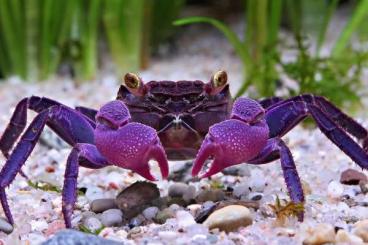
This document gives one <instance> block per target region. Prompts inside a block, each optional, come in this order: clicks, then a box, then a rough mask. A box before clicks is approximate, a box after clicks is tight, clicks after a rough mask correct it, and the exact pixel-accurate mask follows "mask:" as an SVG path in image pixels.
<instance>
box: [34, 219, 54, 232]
mask: <svg viewBox="0 0 368 245" xmlns="http://www.w3.org/2000/svg"><path fill="white" fill-rule="evenodd" d="M30 223H31V227H32V231H44V230H47V228H48V226H49V225H48V224H47V222H46V220H32V221H31V222H30Z"/></svg>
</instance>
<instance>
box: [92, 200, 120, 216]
mask: <svg viewBox="0 0 368 245" xmlns="http://www.w3.org/2000/svg"><path fill="white" fill-rule="evenodd" d="M113 208H118V207H117V206H116V204H115V199H113V198H102V199H95V200H93V201H92V202H91V210H92V211H93V212H95V213H102V212H103V211H106V210H108V209H113Z"/></svg>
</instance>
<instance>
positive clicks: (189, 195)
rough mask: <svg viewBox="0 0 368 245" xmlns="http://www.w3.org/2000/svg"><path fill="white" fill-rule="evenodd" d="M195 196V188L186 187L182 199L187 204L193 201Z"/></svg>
mask: <svg viewBox="0 0 368 245" xmlns="http://www.w3.org/2000/svg"><path fill="white" fill-rule="evenodd" d="M195 196H196V188H195V187H194V186H193V185H190V186H188V188H187V190H186V191H185V192H184V195H183V199H184V201H186V202H187V203H189V202H190V201H191V200H193V199H194V198H195Z"/></svg>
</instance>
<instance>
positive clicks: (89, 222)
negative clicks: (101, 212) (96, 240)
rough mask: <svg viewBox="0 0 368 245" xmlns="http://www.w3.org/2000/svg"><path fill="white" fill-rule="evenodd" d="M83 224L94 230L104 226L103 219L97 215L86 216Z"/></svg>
mask: <svg viewBox="0 0 368 245" xmlns="http://www.w3.org/2000/svg"><path fill="white" fill-rule="evenodd" d="M83 225H84V226H85V227H86V228H87V229H88V230H90V231H92V232H93V231H96V230H98V229H100V228H101V227H102V224H101V221H100V220H99V219H98V218H97V217H95V216H90V217H87V218H85V219H84V220H83Z"/></svg>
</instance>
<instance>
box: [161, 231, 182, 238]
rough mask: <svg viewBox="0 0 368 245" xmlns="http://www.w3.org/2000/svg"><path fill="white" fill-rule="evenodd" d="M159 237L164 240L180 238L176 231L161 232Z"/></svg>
mask: <svg viewBox="0 0 368 245" xmlns="http://www.w3.org/2000/svg"><path fill="white" fill-rule="evenodd" d="M158 236H159V237H160V238H161V239H163V240H173V239H175V238H176V237H177V236H178V233H176V232H174V231H160V232H159V233H158Z"/></svg>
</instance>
